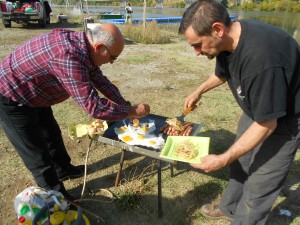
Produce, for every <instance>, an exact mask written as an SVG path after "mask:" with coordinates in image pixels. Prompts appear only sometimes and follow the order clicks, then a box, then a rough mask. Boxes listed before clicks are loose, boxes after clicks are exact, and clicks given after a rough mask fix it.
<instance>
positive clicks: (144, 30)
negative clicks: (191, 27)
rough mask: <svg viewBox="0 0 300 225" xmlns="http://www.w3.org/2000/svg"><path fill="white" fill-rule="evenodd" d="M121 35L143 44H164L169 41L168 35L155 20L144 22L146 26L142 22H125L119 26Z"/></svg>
mask: <svg viewBox="0 0 300 225" xmlns="http://www.w3.org/2000/svg"><path fill="white" fill-rule="evenodd" d="M121 30H122V33H123V35H124V36H125V37H126V38H128V39H130V40H132V41H134V42H139V43H143V44H166V43H170V42H171V40H170V35H169V34H168V33H166V32H164V31H163V30H161V29H160V28H159V27H158V25H157V23H156V21H152V22H149V23H146V27H144V26H143V24H142V23H141V24H138V25H131V24H125V25H124V26H123V27H121Z"/></svg>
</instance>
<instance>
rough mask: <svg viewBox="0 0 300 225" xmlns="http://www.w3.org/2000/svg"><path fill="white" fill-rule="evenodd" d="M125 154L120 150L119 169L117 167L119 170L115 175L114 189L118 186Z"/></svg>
mask: <svg viewBox="0 0 300 225" xmlns="http://www.w3.org/2000/svg"><path fill="white" fill-rule="evenodd" d="M125 152H126V150H124V149H122V153H121V158H120V167H119V170H118V173H117V177H116V182H115V187H118V186H119V184H120V178H121V172H122V168H123V163H124V160H125Z"/></svg>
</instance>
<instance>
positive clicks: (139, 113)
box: [128, 103, 150, 118]
mask: <svg viewBox="0 0 300 225" xmlns="http://www.w3.org/2000/svg"><path fill="white" fill-rule="evenodd" d="M149 113H150V106H149V105H148V104H145V103H139V104H137V105H134V106H131V107H130V109H129V115H128V117H129V118H141V117H144V116H147V115H148V114H149Z"/></svg>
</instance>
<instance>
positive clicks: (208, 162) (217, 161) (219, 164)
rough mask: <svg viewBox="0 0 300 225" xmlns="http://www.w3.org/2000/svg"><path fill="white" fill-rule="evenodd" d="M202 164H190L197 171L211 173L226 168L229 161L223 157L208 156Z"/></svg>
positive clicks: (201, 160) (202, 160) (202, 159)
mask: <svg viewBox="0 0 300 225" xmlns="http://www.w3.org/2000/svg"><path fill="white" fill-rule="evenodd" d="M200 162H201V163H200V164H190V165H191V166H192V167H194V168H196V169H201V170H203V171H205V172H206V173H210V172H213V171H216V170H218V169H221V168H223V167H225V166H226V162H227V160H226V159H225V157H224V156H223V155H222V154H221V155H214V154H211V155H207V156H204V157H202V158H201V159H200Z"/></svg>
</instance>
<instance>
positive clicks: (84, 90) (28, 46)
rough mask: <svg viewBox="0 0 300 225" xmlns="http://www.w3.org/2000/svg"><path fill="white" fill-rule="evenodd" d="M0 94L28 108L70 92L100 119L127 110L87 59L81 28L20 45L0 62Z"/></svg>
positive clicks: (118, 115) (119, 115)
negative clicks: (102, 96) (99, 93)
mask: <svg viewBox="0 0 300 225" xmlns="http://www.w3.org/2000/svg"><path fill="white" fill-rule="evenodd" d="M97 89H98V90H99V91H100V92H101V93H102V94H103V95H104V96H105V97H106V98H100V97H99V95H98V93H97ZM0 93H1V94H2V95H3V96H5V97H7V98H9V99H12V100H14V101H16V102H19V103H21V104H24V105H28V106H31V107H50V106H52V105H54V104H57V103H60V102H62V101H64V100H66V99H67V98H69V97H70V96H71V97H72V98H73V99H74V100H75V101H76V102H77V103H78V104H79V105H80V106H81V107H82V108H83V109H84V110H85V111H86V112H87V113H88V114H89V115H90V116H92V117H93V118H100V119H104V120H121V119H124V118H125V117H126V116H127V115H128V113H129V109H128V107H126V106H124V105H125V104H126V100H125V99H124V98H123V97H122V95H121V94H120V92H119V90H118V88H117V87H116V86H115V85H113V84H112V83H111V82H110V81H109V80H108V79H107V78H106V77H105V76H104V75H103V74H102V71H101V70H100V68H99V67H98V66H96V65H94V64H93V62H92V61H91V59H90V56H89V42H88V40H87V36H86V34H85V33H84V32H74V31H68V30H64V29H55V30H53V31H52V32H51V33H49V34H42V35H40V36H37V37H34V38H32V39H31V40H29V41H28V42H26V43H24V44H23V45H21V46H19V47H18V48H17V49H15V50H14V51H13V52H12V53H11V54H10V55H8V56H7V57H6V58H4V59H3V61H2V62H0ZM107 98H108V99H109V100H108V99H107ZM113 102H114V103H113ZM115 103H116V104H115Z"/></svg>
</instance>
